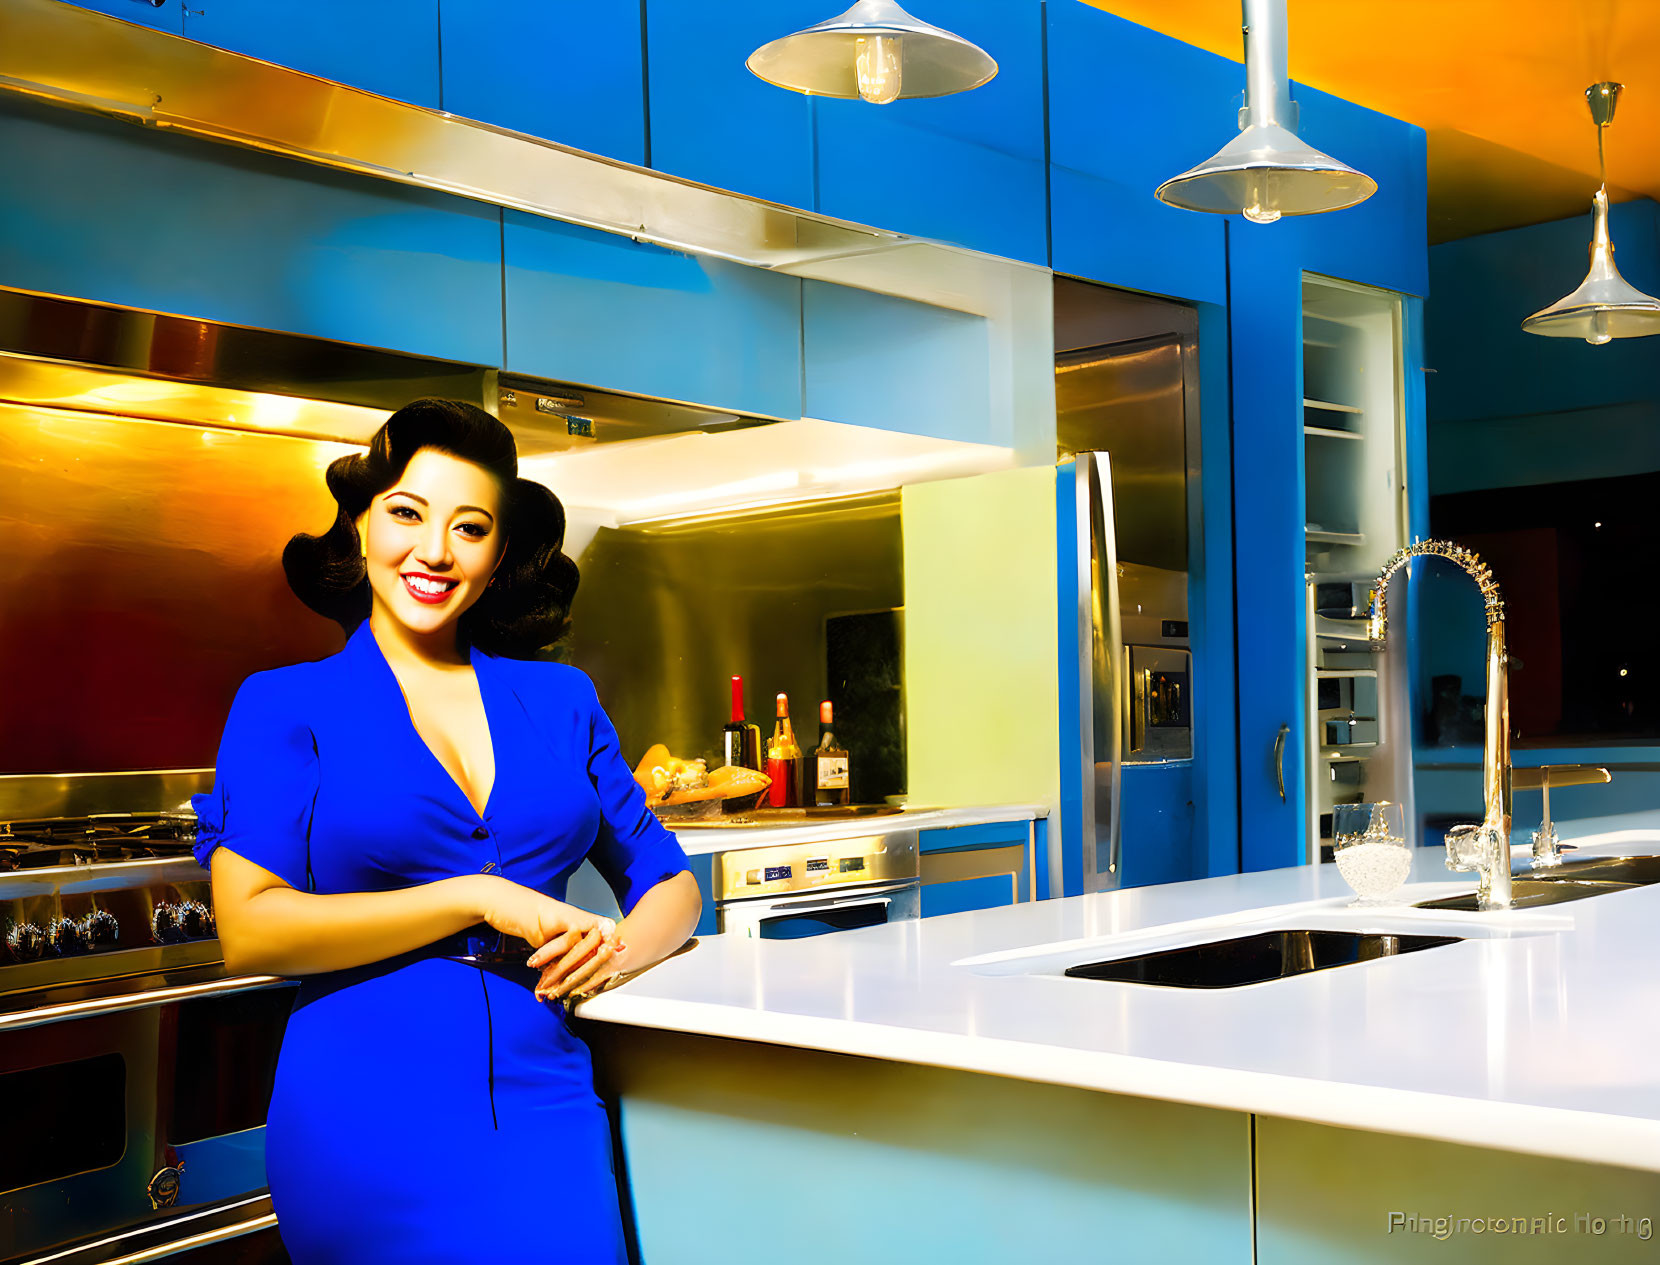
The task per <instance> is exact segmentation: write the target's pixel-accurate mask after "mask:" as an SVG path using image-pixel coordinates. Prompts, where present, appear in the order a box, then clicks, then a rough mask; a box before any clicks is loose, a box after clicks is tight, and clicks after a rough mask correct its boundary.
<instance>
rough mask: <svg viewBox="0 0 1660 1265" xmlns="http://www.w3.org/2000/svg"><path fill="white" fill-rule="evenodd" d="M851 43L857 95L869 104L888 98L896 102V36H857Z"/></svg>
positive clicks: (897, 54) (897, 52)
mask: <svg viewBox="0 0 1660 1265" xmlns="http://www.w3.org/2000/svg"><path fill="white" fill-rule="evenodd" d="M854 43H855V47H856V48H857V50H858V52H857V55H856V56H855V58H854V61H853V64H854V69H855V71H856V72H857V74H858V77H859V95H860V96H861V97H863V98H864V99H865V100H866V101H868V102H870V103H871V104H872V105H887V104H888V103H889V102H890V101H897V100H898V99H899V37H898V36H895V35H861V36H860V37H859V38H858V39H857V40H856V41H855V42H854ZM844 64H845V63H844Z"/></svg>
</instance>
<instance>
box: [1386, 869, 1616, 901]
mask: <svg viewBox="0 0 1660 1265" xmlns="http://www.w3.org/2000/svg"><path fill="white" fill-rule="evenodd" d="M1632 886H1633V884H1631V883H1598V882H1592V881H1588V880H1584V879H1579V878H1570V877H1569V876H1568V875H1565V874H1564V875H1561V876H1559V877H1557V876H1553V877H1551V878H1513V879H1511V880H1510V907H1511V908H1512V909H1534V908H1537V907H1538V906H1540V905H1560V904H1563V903H1564V902H1566V901H1570V900H1584V899H1586V897H1589V896H1601V895H1603V894H1605V893H1607V892H1628V891H1630V890H1631V888H1632ZM1413 908H1414V909H1479V908H1481V906H1480V905H1478V904H1477V903H1476V894H1475V893H1474V892H1465V893H1464V894H1463V895H1462V896H1446V897H1443V898H1442V899H1440V900H1421V901H1419V902H1418V903H1417V904H1416V905H1414V906H1413Z"/></svg>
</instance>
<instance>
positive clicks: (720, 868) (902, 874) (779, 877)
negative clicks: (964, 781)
mask: <svg viewBox="0 0 1660 1265" xmlns="http://www.w3.org/2000/svg"><path fill="white" fill-rule="evenodd" d="M918 838H919V835H918V831H916V830H915V829H914V828H913V829H910V830H897V831H892V832H889V833H886V834H879V835H862V836H859V837H857V838H853V839H835V840H832V841H830V842H827V843H787V844H779V845H777V846H775V847H770V848H743V849H738V850H734V851H731V852H720V853H716V854H715V863H714V871H715V872H714V889H715V900H716V901H718V902H724V901H731V900H749V899H755V898H767V899H774V898H777V897H779V896H791V895H796V894H799V893H802V892H816V891H824V890H834V889H836V888H855V887H863V886H867V885H869V884H871V883H891V882H895V881H896V880H899V879H914V878H916V877H917V876H918V875H919V874H920V873H921V870H920V868H919V861H918V855H919V854H918ZM844 860H846V861H857V862H862V865H861V866H860V867H859V868H857V869H844V868H842V867H841V865H840V864H839V863H840V862H842V861H844ZM817 862H825V863H826V864H825V866H824V867H823V868H821V869H815V868H811V867H812V866H813V865H814V864H815V863H817ZM786 870H787V871H788V873H784V872H783V871H786ZM769 871H770V872H772V877H769V876H768V875H769Z"/></svg>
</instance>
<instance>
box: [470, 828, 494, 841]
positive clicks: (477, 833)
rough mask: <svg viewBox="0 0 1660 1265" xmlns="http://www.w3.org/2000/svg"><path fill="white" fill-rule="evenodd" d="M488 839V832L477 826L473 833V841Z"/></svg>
mask: <svg viewBox="0 0 1660 1265" xmlns="http://www.w3.org/2000/svg"><path fill="white" fill-rule="evenodd" d="M489 837H490V832H489V831H488V830H486V829H485V828H484V827H483V826H479V827H478V828H477V829H475V830H474V831H473V838H475V839H488V838H489Z"/></svg>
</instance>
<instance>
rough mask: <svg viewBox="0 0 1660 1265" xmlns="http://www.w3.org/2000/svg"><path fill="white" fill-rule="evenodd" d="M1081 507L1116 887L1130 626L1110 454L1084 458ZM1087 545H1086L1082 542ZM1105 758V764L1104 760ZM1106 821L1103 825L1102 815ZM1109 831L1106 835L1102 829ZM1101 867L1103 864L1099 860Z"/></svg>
mask: <svg viewBox="0 0 1660 1265" xmlns="http://www.w3.org/2000/svg"><path fill="white" fill-rule="evenodd" d="M1078 478H1079V481H1080V484H1081V485H1082V486H1080V487H1079V489H1078V491H1079V492H1080V493H1081V495H1080V496H1079V498H1078V499H1079V503H1080V504H1081V505H1087V506H1088V512H1089V573H1090V585H1089V589H1090V597H1089V607H1090V609H1089V614H1090V627H1091V637H1090V643H1091V646H1090V651H1091V653H1090V659H1091V664H1090V667H1091V673H1090V675H1091V677H1092V683H1093V689H1092V690H1091V695H1092V708H1091V710H1092V713H1093V715H1092V721H1093V726H1092V727H1093V729H1094V731H1095V751H1094V755H1095V758H1096V760H1097V761H1100V762H1103V763H1105V764H1106V765H1107V766H1108V771H1107V784H1106V787H1105V788H1104V789H1105V791H1106V795H1105V799H1106V801H1107V802H1106V803H1105V804H1102V803H1100V799H1101V790H1102V789H1103V788H1102V786H1101V781H1100V778H1099V776H1098V775H1097V777H1096V778H1095V786H1096V796H1097V799H1096V814H1095V822H1096V828H1097V835H1096V837H1097V839H1100V838H1101V837H1102V836H1103V835H1104V837H1105V839H1106V843H1107V865H1106V869H1105V873H1106V874H1108V875H1110V876H1111V877H1110V879H1109V882H1110V884H1111V885H1112V886H1114V887H1116V886H1117V885H1118V882H1119V879H1120V877H1121V875H1120V871H1119V865H1120V862H1121V859H1122V858H1121V850H1122V816H1123V813H1122V809H1121V804H1122V799H1123V795H1122V792H1123V782H1124V723H1125V716H1124V713H1125V710H1126V709H1125V707H1124V692H1125V686H1126V685H1127V684H1128V682H1127V680H1126V678H1125V674H1124V671H1123V656H1124V623H1123V617H1122V613H1121V612H1120V610H1119V605H1118V533H1117V523H1116V520H1115V518H1114V514H1113V500H1112V459H1111V458H1110V457H1109V456H1108V455H1107V454H1106V453H1104V452H1083V453H1079V454H1078ZM1080 543H1081V542H1080ZM1103 757H1104V760H1103ZM1103 809H1104V810H1105V814H1104V816H1105V820H1104V821H1103V820H1102V816H1103V813H1102V810H1103ZM1103 826H1104V827H1105V829H1104V830H1102V829H1101V827H1103ZM1096 864H1097V866H1099V864H1100V859H1099V857H1097V858H1096Z"/></svg>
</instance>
